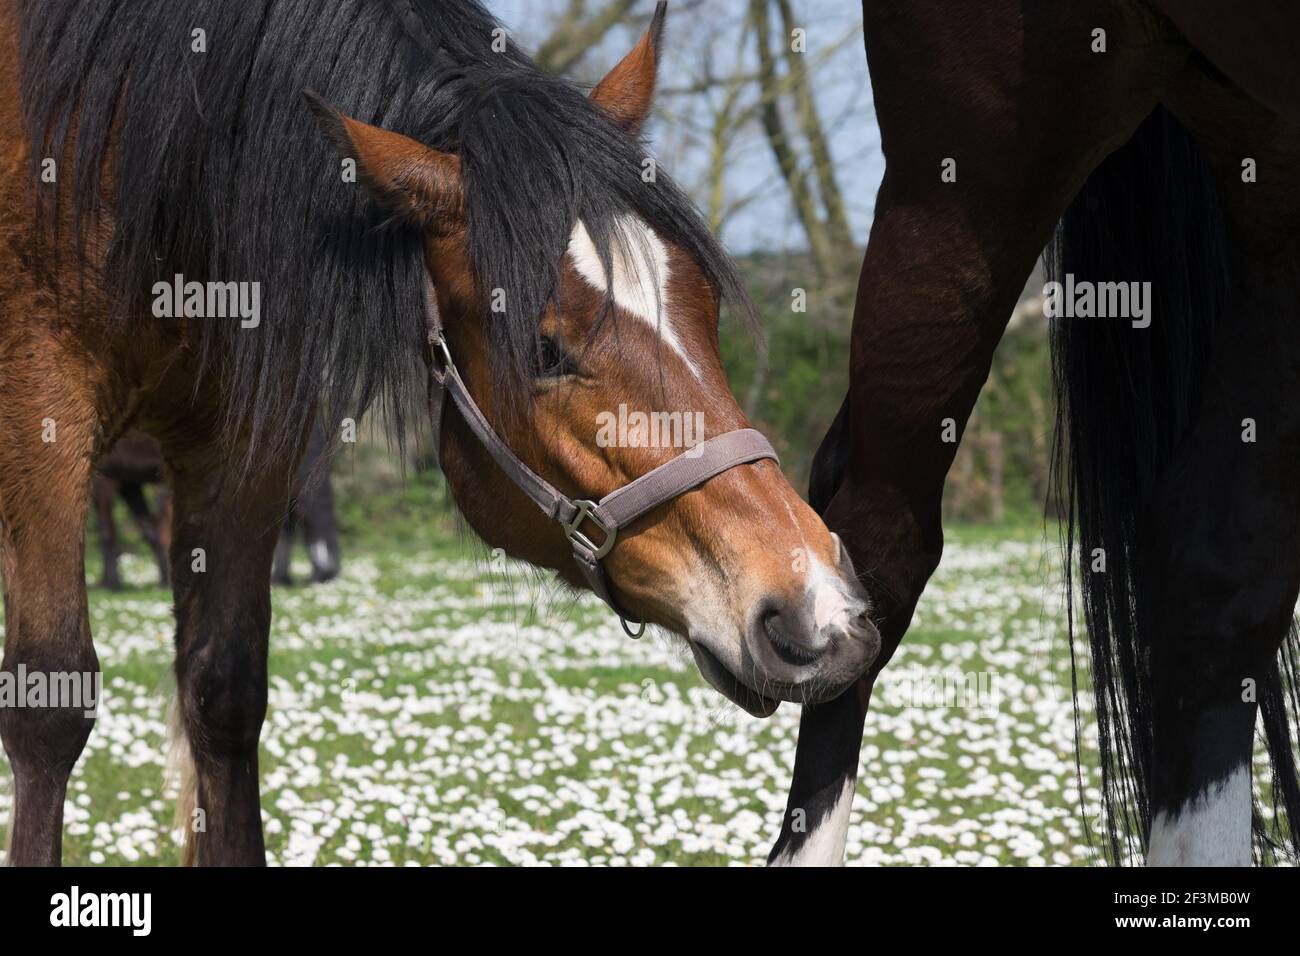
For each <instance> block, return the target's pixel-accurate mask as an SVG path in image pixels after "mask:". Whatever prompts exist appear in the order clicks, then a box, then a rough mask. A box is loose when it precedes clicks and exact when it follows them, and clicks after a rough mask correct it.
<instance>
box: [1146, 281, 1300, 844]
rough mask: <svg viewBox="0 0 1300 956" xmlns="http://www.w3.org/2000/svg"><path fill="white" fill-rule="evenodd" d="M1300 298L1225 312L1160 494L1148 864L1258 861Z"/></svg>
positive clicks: (1299, 359) (1298, 537)
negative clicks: (1256, 819)
mask: <svg viewBox="0 0 1300 956" xmlns="http://www.w3.org/2000/svg"><path fill="white" fill-rule="evenodd" d="M1288 286H1289V287H1288ZM1297 303H1300V270H1297V272H1296V274H1295V275H1293V276H1292V277H1291V278H1290V279H1289V280H1287V281H1285V282H1283V283H1282V284H1281V285H1280V286H1274V288H1273V290H1272V291H1271V292H1268V293H1265V294H1264V295H1256V296H1252V297H1251V298H1249V299H1246V300H1243V301H1242V302H1241V303H1240V307H1239V308H1237V309H1235V310H1234V311H1233V312H1232V313H1230V315H1229V316H1228V317H1227V321H1226V322H1225V332H1224V333H1223V334H1221V335H1220V336H1219V341H1218V342H1217V343H1216V347H1215V349H1214V352H1213V354H1214V358H1213V360H1212V362H1211V367H1210V370H1209V372H1208V375H1207V377H1206V382H1207V386H1206V390H1205V398H1204V403H1203V409H1202V412H1201V414H1200V417H1199V419H1198V421H1197V423H1196V425H1195V426H1194V428H1193V431H1192V433H1191V435H1190V436H1189V437H1188V439H1187V440H1186V441H1185V442H1184V443H1183V445H1182V446H1181V448H1180V454H1179V457H1178V459H1177V460H1176V461H1175V462H1174V463H1173V465H1171V467H1170V469H1169V470H1168V474H1167V476H1166V477H1165V478H1164V479H1163V480H1162V482H1161V484H1160V486H1159V487H1158V489H1157V491H1156V494H1155V495H1154V505H1155V508H1154V510H1155V514H1154V521H1153V529H1152V531H1151V533H1150V540H1149V541H1147V542H1145V543H1144V551H1145V552H1146V553H1147V554H1149V555H1150V556H1151V564H1150V567H1151V568H1152V572H1151V573H1152V574H1153V575H1154V577H1155V582H1154V586H1153V590H1154V598H1153V602H1152V611H1151V623H1152V635H1153V636H1152V641H1151V660H1150V679H1151V683H1152V698H1153V699H1152V724H1153V726H1152V742H1151V747H1152V774H1151V794H1150V802H1151V811H1152V824H1151V832H1150V840H1149V852H1148V862H1149V863H1150V864H1151V865H1185V866H1227V865H1237V866H1247V865H1249V864H1250V859H1251V853H1250V851H1251V756H1252V750H1253V743H1254V729H1255V717H1256V711H1257V697H1261V698H1262V696H1263V694H1264V689H1265V687H1266V686H1267V685H1269V684H1270V683H1275V682H1276V680H1277V675H1276V667H1277V651H1278V648H1279V646H1280V645H1281V643H1282V641H1283V639H1284V638H1285V637H1286V634H1287V631H1288V628H1289V627H1290V625H1291V618H1292V613H1293V611H1294V609H1295V605H1296V597H1297V594H1298V593H1300V552H1298V550H1297V546H1298V545H1300V412H1298V411H1297V410H1296V407H1295V396H1296V395H1297V394H1300V331H1298V330H1297V329H1296V327H1295V325H1294V323H1293V322H1292V321H1290V318H1289V317H1290V316H1294V315H1295V306H1296V304H1297ZM1282 316H1287V317H1288V318H1281V317H1282ZM1245 419H1251V420H1253V422H1254V423H1255V424H1254V433H1253V435H1250V436H1249V437H1250V439H1251V440H1249V441H1246V440H1243V439H1244V437H1245V433H1244V432H1243V421H1244V420H1245Z"/></svg>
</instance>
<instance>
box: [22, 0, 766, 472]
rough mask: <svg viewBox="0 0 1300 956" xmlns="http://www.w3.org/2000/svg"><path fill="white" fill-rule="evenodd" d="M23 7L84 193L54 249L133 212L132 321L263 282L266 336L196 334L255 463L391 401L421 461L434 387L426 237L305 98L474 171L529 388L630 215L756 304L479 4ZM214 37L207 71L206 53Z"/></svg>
mask: <svg viewBox="0 0 1300 956" xmlns="http://www.w3.org/2000/svg"><path fill="white" fill-rule="evenodd" d="M19 9H20V24H21V26H20V34H21V37H20V43H21V57H22V76H23V81H22V84H23V89H22V94H23V109H24V116H25V119H26V124H27V133H28V136H29V137H30V139H31V142H32V144H33V149H32V163H33V174H35V172H36V169H37V166H38V164H39V163H40V160H41V159H42V158H43V157H47V156H52V157H64V156H67V157H69V161H70V162H71V164H72V168H71V169H64V170H61V171H60V175H59V181H60V185H59V186H58V187H56V189H58V190H61V191H62V195H59V194H58V193H57V192H53V193H52V192H49V191H47V192H46V193H44V194H40V193H38V195H43V198H42V200H39V201H38V218H39V219H40V221H41V224H42V229H43V231H44V233H45V234H47V235H49V234H51V231H52V230H54V229H55V228H56V224H57V222H58V215H57V214H56V211H57V210H58V209H60V208H70V209H71V211H72V212H73V215H74V219H73V222H74V224H75V225H74V228H75V229H76V231H77V233H78V237H79V239H80V240H81V241H83V242H84V240H85V237H86V236H87V235H88V232H89V230H90V229H92V228H93V227H94V225H95V222H96V211H97V210H98V209H99V208H101V207H102V208H105V209H107V210H108V211H109V212H110V214H111V216H112V219H113V223H114V230H113V233H112V236H113V238H112V242H111V244H110V248H109V252H108V260H107V268H106V275H105V282H106V284H107V286H108V288H109V289H110V291H111V292H112V293H113V294H114V295H115V296H116V297H118V298H119V300H120V302H121V304H122V306H123V308H122V314H123V315H130V316H139V315H147V314H148V311H147V308H148V303H149V301H150V299H151V289H152V286H153V284H154V283H155V282H157V281H160V280H170V279H171V278H172V276H173V275H175V274H177V273H180V274H183V275H184V276H185V278H186V280H187V281H200V282H206V281H209V280H211V281H222V282H229V281H258V282H260V283H261V297H262V315H263V319H262V324H261V326H260V327H259V328H257V329H252V330H245V329H241V328H240V324H239V322H237V321H231V320H228V319H209V320H200V321H197V322H194V323H193V325H192V327H191V329H192V330H191V332H190V333H189V334H191V335H192V337H193V340H192V342H191V345H192V346H193V347H194V348H196V349H197V351H198V353H199V354H200V355H201V356H202V357H203V361H204V368H205V369H207V368H211V367H212V366H214V365H217V364H219V365H220V366H221V367H222V382H223V388H224V389H225V396H226V401H225V415H226V425H227V427H228V429H230V432H229V434H230V435H232V436H233V433H234V430H235V429H240V430H243V429H249V430H250V432H251V436H252V444H251V447H250V448H249V449H248V450H247V452H246V455H245V463H246V464H249V465H251V464H253V463H254V462H255V461H257V460H259V459H262V458H263V456H266V457H270V456H274V455H278V454H281V453H283V452H284V451H285V450H286V449H287V448H288V446H289V445H290V443H291V442H293V441H295V440H296V436H297V434H298V428H297V426H298V424H299V423H301V422H302V421H303V419H304V418H305V416H306V415H307V414H308V412H309V410H310V408H311V406H312V403H313V402H315V401H316V400H317V399H318V398H319V399H321V400H322V401H323V406H322V408H323V414H324V415H326V416H327V421H331V422H337V421H339V420H340V419H341V418H342V417H344V416H346V415H353V416H355V415H359V414H360V412H361V411H363V410H364V409H365V408H366V407H368V406H369V405H370V404H371V403H372V402H373V401H375V400H379V401H380V403H381V404H382V406H383V407H384V410H385V412H386V413H387V417H388V420H389V421H390V422H391V423H392V425H393V427H394V431H395V436H396V439H397V441H398V442H399V443H400V442H401V441H402V436H403V431H404V422H406V421H407V419H408V417H409V410H410V409H411V408H412V407H414V406H415V405H416V402H415V399H416V398H417V396H418V395H419V394H420V392H421V389H422V374H421V373H420V366H419V363H418V361H416V360H415V357H416V356H418V355H420V354H421V349H422V332H423V325H422V318H421V316H422V283H423V271H424V265H423V261H422V251H421V242H420V237H419V235H418V234H417V233H416V232H414V231H413V230H412V229H410V228H409V227H406V226H402V225H398V224H394V223H391V222H386V221H385V220H384V217H383V214H381V213H380V212H378V211H377V210H375V209H373V208H372V207H371V205H370V203H369V201H368V198H367V197H366V196H365V195H364V189H363V188H362V187H361V186H359V185H353V184H346V183H344V182H343V181H342V177H341V176H340V159H339V156H338V154H337V153H335V152H334V150H333V148H332V147H331V146H330V145H329V144H328V143H327V141H326V139H325V137H323V136H322V135H321V133H320V132H319V130H318V129H317V128H316V126H315V123H314V120H313V118H312V116H311V114H310V111H309V110H308V109H307V108H306V106H305V104H304V101H303V96H302V94H303V91H304V90H306V89H314V90H316V91H319V93H320V94H321V95H322V96H323V97H324V98H325V99H327V100H328V101H330V102H331V103H333V104H335V105H336V106H337V107H338V108H339V109H341V110H342V111H343V112H345V113H347V114H348V115H350V116H353V117H355V118H356V119H359V120H362V121H363V122H366V123H371V124H374V125H377V126H382V127H384V128H386V129H391V130H394V131H397V132H400V133H404V134H406V135H408V136H411V137H413V138H415V139H418V140H420V141H421V142H423V143H425V144H427V145H429V146H431V147H434V148H437V149H442V150H447V151H454V152H457V153H459V154H460V156H461V160H462V164H463V168H464V177H465V184H466V190H467V196H466V202H467V208H468V210H469V218H470V252H471V257H472V261H473V263H474V266H475V269H476V272H477V279H478V281H479V283H480V284H481V286H482V287H483V288H484V289H485V290H486V289H495V288H500V289H504V290H505V293H506V303H507V312H506V313H505V314H504V315H494V316H493V319H492V335H491V337H492V342H493V353H494V361H496V362H497V363H498V365H499V370H500V371H502V372H503V373H504V374H501V375H498V376H496V378H497V379H498V380H499V381H501V382H505V383H507V385H509V383H515V384H518V383H519V382H520V381H522V380H523V375H524V370H525V369H526V367H527V364H528V362H529V360H530V357H531V354H532V350H533V349H534V348H535V337H536V324H537V320H538V317H539V316H540V314H541V313H542V312H543V310H544V308H545V306H546V305H547V304H548V303H549V301H550V300H551V298H552V297H553V295H554V290H555V277H556V275H557V271H558V267H559V259H560V256H561V255H562V254H563V251H564V249H565V248H566V246H567V243H568V238H569V233H570V230H571V228H572V226H573V224H574V222H575V221H576V220H577V219H579V218H581V219H582V220H584V221H585V222H586V224H587V227H588V229H589V231H590V232H591V235H592V237H593V239H594V241H595V242H596V244H597V248H598V249H601V250H602V255H603V256H605V257H606V258H607V260H608V256H609V250H608V246H609V243H610V242H611V241H613V240H612V239H611V236H612V223H613V217H614V216H615V215H617V214H619V213H620V212H628V213H634V214H636V215H639V216H640V217H641V218H642V219H644V220H645V221H646V222H647V223H649V224H651V225H652V226H653V227H654V228H655V229H656V230H657V231H659V232H660V233H661V234H663V235H664V236H665V238H667V239H671V240H673V241H675V242H677V243H679V244H681V245H682V246H684V247H685V248H687V249H689V250H691V251H692V252H693V254H694V255H695V256H696V258H697V259H698V260H699V262H700V264H701V266H702V267H703V269H704V270H705V272H706V273H707V274H708V276H709V278H710V279H711V280H712V281H713V282H714V283H715V284H716V285H717V286H718V288H719V290H720V291H721V292H722V294H723V295H724V296H727V297H729V298H732V299H733V300H736V301H739V302H742V303H743V302H744V293H743V290H742V288H741V285H740V282H739V281H738V279H737V278H736V276H735V273H734V272H733V271H732V268H731V266H730V265H729V263H728V261H727V259H726V257H725V255H724V254H723V252H722V250H721V249H720V248H719V247H718V245H717V244H716V242H715V241H714V240H713V239H712V237H711V236H710V235H709V233H708V230H707V228H706V227H705V225H704V224H703V222H702V220H701V219H700V217H699V215H698V213H697V212H696V211H695V209H694V207H693V206H692V205H691V203H690V201H689V200H688V199H687V198H686V197H685V196H684V195H683V193H682V192H681V191H680V190H679V189H678V188H677V187H676V186H675V185H673V184H672V183H671V182H670V181H669V180H668V179H667V177H664V176H662V175H659V176H658V181H657V182H656V183H653V184H646V183H644V182H643V181H642V178H641V174H642V161H643V157H644V153H643V152H642V150H641V148H640V147H639V146H638V144H637V143H635V142H633V141H632V140H631V139H630V138H629V137H627V136H626V135H624V134H623V133H622V132H621V131H619V130H618V129H616V128H615V127H614V125H613V124H612V123H611V122H609V121H608V120H607V119H606V118H605V116H604V115H603V114H602V113H601V112H600V111H599V110H598V109H597V108H595V107H594V106H593V105H592V104H591V103H590V102H589V101H588V100H587V98H586V97H585V96H584V95H583V94H582V92H581V91H580V90H578V89H577V88H576V87H574V86H573V85H572V84H570V83H568V82H565V81H563V80H560V79H556V78H554V77H550V76H547V75H545V74H543V73H541V72H540V71H539V70H538V69H537V68H536V67H535V66H534V65H533V64H532V62H531V61H530V60H529V59H528V58H527V57H526V56H525V55H523V54H522V53H521V52H520V51H519V50H518V49H517V48H515V47H514V46H513V45H511V46H509V47H508V49H507V50H506V51H505V52H503V53H502V52H493V50H492V45H493V39H494V36H493V31H494V30H496V29H497V26H498V25H497V23H496V21H495V20H494V19H493V18H492V17H491V15H490V14H488V13H487V12H486V11H485V10H484V9H483V7H482V6H481V5H480V4H479V3H478V2H477V0H454V2H452V0H241V2H237V3H232V2H227V0H20V5H19ZM200 28H201V29H203V30H204V31H205V32H206V42H207V52H206V53H194V52H191V43H192V32H191V31H193V30H195V29H200ZM115 123H116V124H118V126H119V129H118V132H117V136H116V142H110V134H111V133H112V132H113V129H114V125H115ZM72 129H75V136H73V135H71V134H70V130H72ZM105 173H107V178H106V177H105ZM35 181H38V180H35V179H34V182H35ZM41 188H43V189H45V190H49V187H41ZM51 197H53V198H51ZM60 204H61V205H60ZM121 321H127V319H122V320H121ZM327 381H328V384H329V387H328V388H325V387H324V385H325V383H326V382H327Z"/></svg>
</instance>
